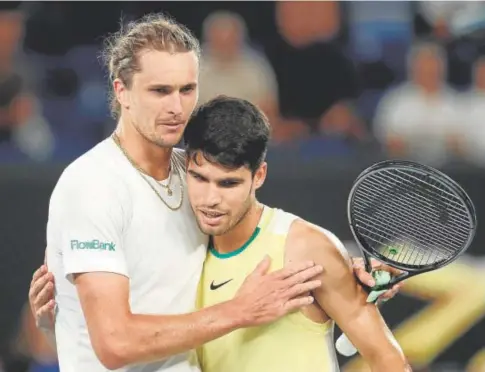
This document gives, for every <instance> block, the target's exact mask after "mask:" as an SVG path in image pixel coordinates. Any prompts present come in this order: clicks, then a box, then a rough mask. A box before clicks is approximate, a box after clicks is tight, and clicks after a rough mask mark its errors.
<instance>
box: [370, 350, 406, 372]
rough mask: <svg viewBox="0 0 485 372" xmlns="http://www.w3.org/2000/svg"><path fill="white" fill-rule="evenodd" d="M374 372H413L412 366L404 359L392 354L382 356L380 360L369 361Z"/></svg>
mask: <svg viewBox="0 0 485 372" xmlns="http://www.w3.org/2000/svg"><path fill="white" fill-rule="evenodd" d="M368 364H369V367H370V370H371V371H372V372H412V369H411V366H410V365H409V364H408V362H407V361H406V360H405V359H404V357H402V356H399V355H396V354H391V355H387V356H385V355H384V356H383V355H380V356H379V357H378V358H375V359H372V360H369V361H368Z"/></svg>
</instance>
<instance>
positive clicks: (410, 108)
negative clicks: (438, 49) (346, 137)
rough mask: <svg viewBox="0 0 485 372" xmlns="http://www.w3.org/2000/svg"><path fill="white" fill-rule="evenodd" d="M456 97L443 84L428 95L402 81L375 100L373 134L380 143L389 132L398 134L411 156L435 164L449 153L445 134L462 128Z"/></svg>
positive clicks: (450, 134)
mask: <svg viewBox="0 0 485 372" xmlns="http://www.w3.org/2000/svg"><path fill="white" fill-rule="evenodd" d="M456 99H457V96H456V93H455V92H454V91H452V90H451V89H449V88H446V87H444V88H443V90H442V91H441V92H440V94H437V95H436V96H435V97H433V98H430V97H427V96H426V95H424V94H423V93H422V92H421V90H420V89H419V88H418V87H416V86H415V85H413V84H412V83H406V84H403V85H401V86H399V87H398V88H395V89H393V90H391V91H390V92H388V93H387V94H386V95H385V96H384V97H383V98H382V100H381V102H379V106H378V108H377V112H376V119H375V123H374V132H375V135H376V137H377V138H378V139H379V140H380V141H382V142H384V143H385V142H386V140H387V137H388V136H389V135H393V136H399V137H400V138H401V139H402V140H404V142H405V143H406V144H407V146H408V147H409V154H408V156H409V157H410V158H411V159H413V160H416V161H422V162H425V163H426V164H428V165H435V166H439V165H441V164H443V163H445V162H446V161H447V160H448V158H449V155H450V152H449V148H448V146H447V138H449V137H450V136H453V135H457V134H459V133H461V131H462V128H460V126H459V123H460V121H459V116H458V113H459V110H458V107H457V102H456Z"/></svg>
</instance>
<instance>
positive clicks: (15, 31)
mask: <svg viewBox="0 0 485 372" xmlns="http://www.w3.org/2000/svg"><path fill="white" fill-rule="evenodd" d="M23 30H24V15H23V13H22V12H21V11H19V10H17V9H8V10H4V11H0V71H12V70H13V69H14V67H15V66H14V64H15V62H16V61H15V56H16V52H17V50H18V47H19V41H20V40H21V38H22V35H23Z"/></svg>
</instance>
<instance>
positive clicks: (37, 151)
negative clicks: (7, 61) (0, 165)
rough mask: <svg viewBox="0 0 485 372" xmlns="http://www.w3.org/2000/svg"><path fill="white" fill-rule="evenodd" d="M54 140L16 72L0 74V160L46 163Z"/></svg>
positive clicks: (32, 97)
mask: <svg viewBox="0 0 485 372" xmlns="http://www.w3.org/2000/svg"><path fill="white" fill-rule="evenodd" d="M53 150H54V138H53V135H52V133H51V131H50V128H49V125H48V123H47V122H46V121H45V119H44V118H43V116H42V115H41V113H40V110H39V107H38V102H37V100H36V99H35V97H34V96H33V95H32V94H31V93H30V92H29V91H28V90H27V89H26V87H25V82H24V80H23V79H22V77H21V76H19V75H18V74H16V73H10V74H4V75H3V76H2V75H0V159H1V160H2V161H4V162H9V161H25V160H32V161H45V160H48V159H50V157H51V155H52V152H53Z"/></svg>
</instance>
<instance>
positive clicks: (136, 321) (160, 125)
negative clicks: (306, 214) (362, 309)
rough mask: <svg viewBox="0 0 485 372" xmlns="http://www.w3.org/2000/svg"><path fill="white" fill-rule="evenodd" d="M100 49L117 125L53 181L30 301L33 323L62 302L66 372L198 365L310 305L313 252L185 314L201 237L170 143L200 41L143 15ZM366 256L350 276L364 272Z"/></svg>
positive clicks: (193, 91)
mask: <svg viewBox="0 0 485 372" xmlns="http://www.w3.org/2000/svg"><path fill="white" fill-rule="evenodd" d="M107 46H108V47H107V50H106V61H107V64H108V68H109V72H110V78H111V81H112V88H113V96H112V108H113V112H114V113H115V114H116V115H117V118H118V126H117V128H116V130H115V133H114V134H113V135H112V136H111V137H110V138H108V139H106V140H104V141H102V142H101V143H99V144H98V145H96V146H95V147H94V148H93V149H91V150H90V151H88V152H87V153H85V154H84V155H82V156H81V157H80V158H78V159H77V160H75V161H74V162H73V163H72V164H70V165H69V166H68V167H67V168H66V170H65V171H64V172H63V174H62V175H61V177H60V179H59V181H58V183H57V185H56V187H55V189H54V192H53V194H52V197H51V201H50V206H49V220H48V225H47V246H48V248H47V251H46V259H47V266H48V268H49V270H50V273H47V270H46V267H45V266H43V267H42V268H41V269H39V270H38V271H37V272H36V273H35V274H34V278H33V281H32V285H31V290H30V293H29V297H30V303H31V307H32V309H33V311H34V314H35V315H36V318H37V320H38V321H39V322H40V321H41V319H42V315H45V314H47V313H49V312H50V311H51V310H52V309H53V305H54V303H55V304H56V305H57V306H56V313H55V337H56V345H57V352H58V357H59V364H60V369H61V371H63V372H74V371H90V372H98V371H99V372H100V371H106V370H108V369H109V370H119V371H129V372H142V371H143V372H147V371H150V372H151V371H167V372H168V371H170V372H195V371H199V367H198V365H197V361H196V359H195V358H192V356H193V354H192V350H193V349H194V348H196V347H197V346H199V345H201V344H203V343H205V342H208V341H210V340H213V339H215V338H218V337H220V336H222V335H224V334H227V333H229V332H231V331H233V330H235V329H238V328H241V327H250V326H255V325H259V324H264V323H268V322H271V321H273V320H276V319H277V318H279V317H281V316H283V315H285V314H287V313H288V312H290V311H293V310H295V309H297V308H300V307H302V306H306V305H308V304H310V303H311V302H312V301H313V299H312V298H311V296H309V295H308V293H309V291H311V290H312V289H315V288H316V287H318V286H319V285H320V282H319V281H318V280H314V277H315V276H316V275H317V274H319V273H320V272H321V270H322V268H321V267H320V266H315V265H314V264H313V263H312V262H308V263H304V264H299V265H293V266H289V267H287V268H285V269H283V270H280V271H278V272H273V273H267V270H268V268H269V261H268V260H264V261H263V262H261V264H260V265H259V266H258V267H257V268H255V271H254V272H253V273H252V274H251V275H250V276H248V278H247V280H246V281H245V283H244V284H243V286H242V287H241V289H240V291H239V292H238V294H237V296H236V297H235V298H234V299H233V300H231V301H228V302H227V303H222V304H219V305H217V306H213V307H210V308H206V309H204V310H202V311H197V312H195V311H193V310H194V305H195V297H196V291H197V286H198V281H199V278H200V273H201V270H202V265H203V261H204V257H205V250H206V245H207V237H206V236H205V235H203V234H202V233H201V232H200V230H199V229H198V226H197V224H196V221H195V219H194V217H193V213H192V210H191V207H190V204H189V202H188V198H187V197H186V190H185V188H186V185H185V155H184V153H183V152H182V151H181V150H178V149H174V146H175V145H176V144H177V143H179V141H180V140H181V138H182V134H183V131H184V129H185V126H186V124H187V121H188V119H189V117H190V115H191V113H192V111H193V110H194V108H195V106H196V102H197V98H198V87H197V83H198V74H199V56H200V47H199V43H198V41H197V39H196V38H195V37H194V36H193V35H192V34H191V33H190V32H189V31H188V30H187V29H186V28H185V27H183V26H181V25H180V24H177V23H176V22H174V21H173V20H170V19H168V18H166V17H164V16H160V15H151V16H147V17H145V18H143V19H142V20H140V21H138V22H136V23H133V24H131V25H130V26H128V27H127V28H126V29H124V30H122V31H120V32H119V33H118V34H115V35H114V36H113V37H112V38H111V39H109V40H108V43H107ZM361 267H362V266H361V265H360V266H358V267H357V268H356V274H357V276H358V277H359V279H361V280H362V281H366V282H368V281H369V280H372V279H371V277H370V276H369V275H368V274H367V273H366V272H365V271H364V270H362V269H361ZM54 280H55V298H54V301H53V300H49V296H51V295H52V291H53V288H54V285H53V283H54ZM396 290H397V289H394V290H393V291H390V292H389V293H388V296H392V295H393V294H394V293H395V291H396ZM162 314H163V315H162Z"/></svg>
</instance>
